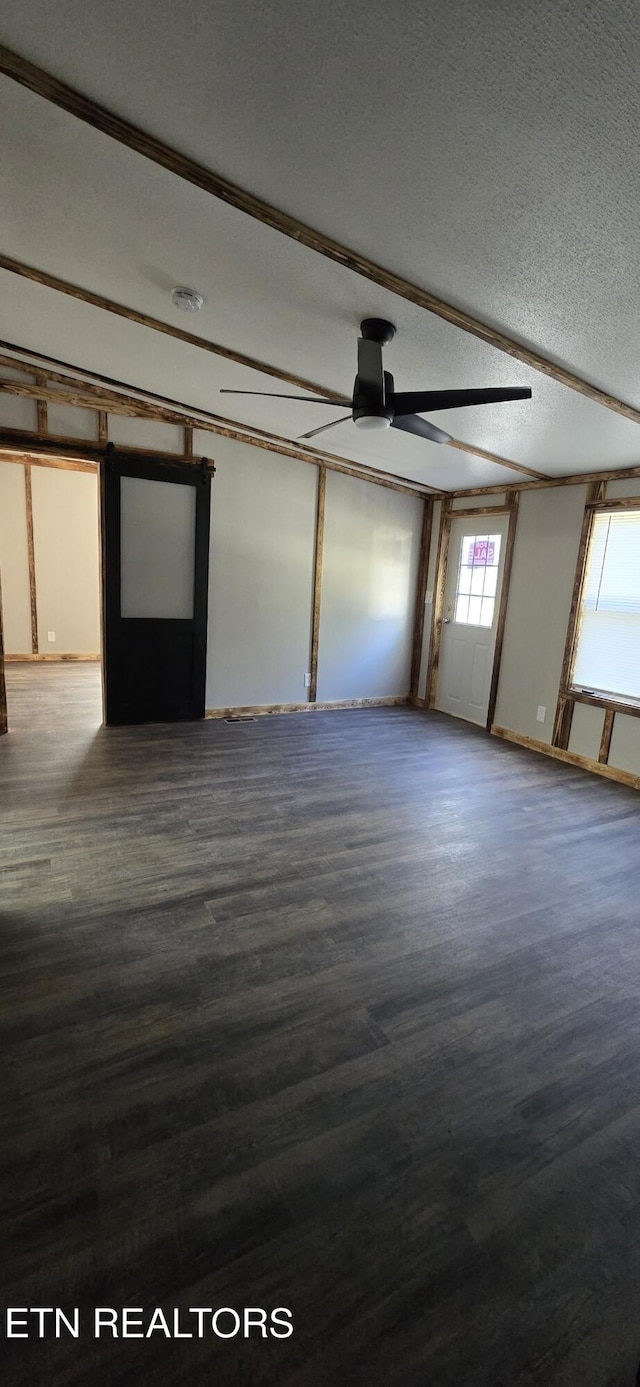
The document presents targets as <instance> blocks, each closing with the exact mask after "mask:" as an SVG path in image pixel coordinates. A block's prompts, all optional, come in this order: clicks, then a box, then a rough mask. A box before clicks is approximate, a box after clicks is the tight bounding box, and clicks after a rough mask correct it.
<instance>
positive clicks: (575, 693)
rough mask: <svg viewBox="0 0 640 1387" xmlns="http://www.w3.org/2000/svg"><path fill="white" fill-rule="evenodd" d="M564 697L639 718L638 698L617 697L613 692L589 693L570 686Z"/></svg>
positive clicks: (639, 701)
mask: <svg viewBox="0 0 640 1387" xmlns="http://www.w3.org/2000/svg"><path fill="white" fill-rule="evenodd" d="M564 697H565V698H572V699H573V701H574V703H590V704H592V705H593V706H594V707H596V708H610V709H611V711H612V712H614V713H628V714H630V716H631V717H634V718H640V699H637V700H634V699H631V698H617V697H616V695H615V694H609V693H603V692H600V693H596V692H593V693H591V692H590V690H588V689H578V688H572V687H569V688H568V689H566V690H565V692H564Z"/></svg>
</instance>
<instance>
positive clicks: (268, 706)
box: [205, 695, 410, 718]
mask: <svg viewBox="0 0 640 1387" xmlns="http://www.w3.org/2000/svg"><path fill="white" fill-rule="evenodd" d="M409 702H410V699H409V697H408V696H407V695H402V696H401V697H400V696H398V697H395V698H343V699H338V700H336V701H335V702H333V703H257V704H247V705H246V706H243V707H241V708H207V709H206V711H205V717H206V718H232V717H255V718H259V717H267V716H269V715H270V714H272V713H327V712H330V711H331V710H333V709H340V708H400V707H406V705H407V704H408V703H409Z"/></svg>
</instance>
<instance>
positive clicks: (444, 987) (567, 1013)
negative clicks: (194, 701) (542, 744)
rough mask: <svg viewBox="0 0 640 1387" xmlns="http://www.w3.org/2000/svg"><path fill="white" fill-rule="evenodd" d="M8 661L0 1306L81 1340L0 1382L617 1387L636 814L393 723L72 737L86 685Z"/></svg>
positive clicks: (639, 1215) (628, 1251) (12, 1370)
mask: <svg viewBox="0 0 640 1387" xmlns="http://www.w3.org/2000/svg"><path fill="white" fill-rule="evenodd" d="M8 676H9V711H10V717H11V724H12V728H13V730H12V732H11V733H10V735H9V736H8V737H5V738H3V739H2V740H1V741H0V816H1V820H2V838H1V843H0V864H1V866H2V886H3V892H2V905H1V919H0V972H1V977H2V989H3V1005H2V1013H1V1025H0V1031H1V1039H2V1047H3V1052H4V1055H5V1072H6V1079H5V1082H4V1085H3V1087H2V1090H1V1092H0V1119H1V1121H0V1130H1V1135H2V1142H1V1147H0V1151H1V1155H0V1160H1V1162H2V1168H3V1182H4V1189H3V1194H4V1198H3V1212H2V1218H1V1223H0V1233H1V1239H2V1247H3V1254H4V1255H3V1258H2V1272H1V1276H2V1281H3V1286H2V1302H3V1304H4V1305H5V1306H6V1305H10V1306H24V1307H32V1306H60V1307H61V1308H62V1309H64V1310H65V1311H66V1312H67V1313H68V1312H69V1311H70V1309H71V1308H72V1307H79V1308H80V1313H81V1316H82V1319H81V1324H82V1330H81V1333H80V1337H79V1339H78V1340H72V1339H70V1338H69V1337H68V1336H66V1337H62V1338H60V1339H59V1340H57V1341H56V1340H50V1341H47V1342H45V1343H40V1342H37V1341H34V1340H32V1339H30V1340H29V1341H21V1340H18V1341H12V1342H10V1343H8V1344H4V1345H3V1347H4V1348H5V1349H7V1350H8V1366H7V1367H6V1368H5V1373H4V1376H3V1382H6V1383H11V1384H20V1385H22V1384H24V1387H26V1385H27V1384H29V1387H32V1384H33V1383H34V1382H42V1383H45V1382H46V1383H47V1387H60V1385H61V1384H65V1385H66V1384H70V1385H71V1384H73V1387H76V1384H77V1387H80V1385H81V1384H82V1387H84V1384H86V1383H89V1382H90V1383H91V1384H92V1387H113V1384H125V1383H126V1384H133V1383H135V1384H143V1383H144V1384H145V1387H146V1384H147V1383H151V1382H153V1383H154V1385H157V1387H170V1385H171V1387H174V1384H183V1383H184V1384H186V1383H189V1384H194V1383H196V1384H200V1383H205V1382H216V1383H233V1384H245V1383H246V1384H250V1383H251V1384H253V1383H262V1384H278V1387H280V1384H282V1387H294V1385H295V1387H337V1384H343V1383H344V1384H351V1383H354V1384H362V1387H365V1384H366V1387H431V1385H433V1387H449V1384H451V1387H453V1384H455V1387H461V1384H464V1387H500V1385H501V1387H525V1384H526V1387H549V1384H553V1387H569V1384H571V1387H574V1384H575V1385H576V1387H577V1385H578V1384H580V1387H624V1385H625V1384H627V1383H629V1384H631V1383H632V1382H633V1380H634V1374H635V1369H636V1366H637V1360H638V1358H639V1357H640V1299H639V1298H638V1293H637V1287H638V1277H639V1275H640V1160H639V1159H638V1150H639V1147H640V1098H639V1083H638V1075H639V1073H640V1009H639V1006H638V991H639V986H640V911H639V907H638V901H639V897H640V891H639V886H640V868H639V865H638V828H639V819H640V814H639V807H640V801H639V800H638V797H637V795H635V794H634V792H633V791H630V790H627V789H625V788H623V787H621V786H618V785H615V784H611V783H607V782H604V781H601V780H598V779H597V778H595V777H590V776H589V775H588V774H586V773H584V772H581V771H578V770H574V769H573V768H571V767H566V766H563V765H560V764H558V763H555V762H552V761H547V760H545V759H544V758H543V757H541V756H538V755H536V754H535V753H530V752H525V751H520V750H517V749H516V748H514V747H510V746H506V745H504V744H502V743H499V742H497V741H495V740H491V739H489V738H487V737H486V736H485V735H484V734H483V733H481V732H478V731H476V730H475V729H473V728H470V727H467V726H465V725H463V724H461V723H456V722H455V721H454V720H450V719H447V718H446V717H444V716H438V715H429V714H425V713H422V712H419V711H416V710H413V709H408V708H407V709H405V708H394V709H384V708H381V709H371V710H359V711H342V712H325V713H314V714H309V715H297V716H287V717H270V718H263V719H260V720H256V721H255V722H246V723H236V724H231V725H230V724H227V723H225V722H205V723H197V724H181V725H174V726H147V727H142V728H119V729H103V728H99V727H97V726H96V722H97V720H98V718H99V678H100V675H99V669H98V667H97V666H91V665H78V666H73V665H69V666H62V667H58V666H48V667H46V668H44V669H43V668H42V667H38V666H34V665H31V666H10V667H9V669H8ZM96 1306H103V1307H116V1308H121V1307H125V1306H128V1307H143V1309H144V1311H145V1314H146V1316H147V1323H148V1319H149V1317H150V1315H151V1313H152V1311H153V1309H154V1308H155V1307H156V1306H159V1307H162V1308H163V1309H164V1311H165V1313H166V1314H167V1315H169V1316H170V1315H171V1314H172V1312H173V1309H174V1307H178V1308H179V1309H180V1311H181V1313H183V1312H184V1314H185V1315H186V1314H187V1313H188V1310H189V1307H194V1306H201V1307H212V1308H213V1309H216V1308H218V1307H221V1306H228V1307H232V1308H235V1309H236V1310H237V1311H239V1312H240V1314H242V1311H243V1309H244V1307H247V1306H251V1307H263V1308H265V1309H266V1310H267V1312H268V1313H270V1312H271V1310H272V1309H273V1308H275V1307H279V1306H282V1307H287V1308H289V1309H290V1310H291V1312H292V1314H293V1323H294V1333H293V1336H292V1337H290V1338H288V1339H280V1340H278V1339H275V1338H271V1337H270V1338H268V1339H266V1340H263V1339H262V1338H261V1337H258V1338H256V1337H251V1338H250V1339H249V1340H248V1341H247V1340H243V1339H240V1338H230V1339H228V1340H226V1341H225V1340H222V1339H215V1338H213V1337H212V1336H211V1334H209V1335H208V1337H205V1338H202V1339H199V1338H197V1337H193V1338H191V1339H180V1340H176V1339H173V1338H172V1339H170V1340H167V1339H166V1337H165V1336H164V1335H163V1334H157V1333H154V1335H153V1336H152V1337H151V1338H149V1339H127V1340H123V1339H121V1338H119V1339H118V1340H110V1341H106V1340H104V1341H103V1340H100V1341H96V1340H95V1339H94V1338H93V1333H92V1322H91V1316H92V1314H93V1309H94V1307H96ZM228 1323H229V1321H228V1322H227V1324H228ZM194 1327H195V1326H194Z"/></svg>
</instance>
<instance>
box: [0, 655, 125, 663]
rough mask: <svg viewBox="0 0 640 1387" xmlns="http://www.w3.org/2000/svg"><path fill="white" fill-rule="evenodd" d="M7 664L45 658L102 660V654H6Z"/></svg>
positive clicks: (50, 659)
mask: <svg viewBox="0 0 640 1387" xmlns="http://www.w3.org/2000/svg"><path fill="white" fill-rule="evenodd" d="M4 658H5V664H24V662H25V660H29V661H30V662H31V663H32V664H40V663H42V662H43V661H44V660H48V661H49V662H53V661H60V660H101V659H102V656H101V655H96V654H92V655H5V657H4Z"/></svg>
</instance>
